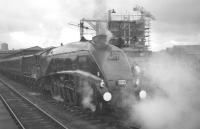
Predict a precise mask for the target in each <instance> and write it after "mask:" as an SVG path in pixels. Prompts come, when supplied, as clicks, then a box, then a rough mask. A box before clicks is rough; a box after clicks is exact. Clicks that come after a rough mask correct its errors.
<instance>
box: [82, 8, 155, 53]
mask: <svg viewBox="0 0 200 129" xmlns="http://www.w3.org/2000/svg"><path fill="white" fill-rule="evenodd" d="M151 20H155V17H154V16H153V15H152V14H151V13H150V12H148V11H146V10H145V9H144V8H143V7H141V6H136V7H134V8H133V10H132V12H130V13H127V12H126V13H125V14H118V13H117V12H116V11H115V10H114V9H112V10H108V13H107V14H106V17H105V18H102V19H95V20H94V19H85V18H83V19H81V21H80V37H81V39H85V38H84V36H85V35H87V34H88V33H86V31H85V30H86V27H85V26H84V25H85V23H86V24H87V25H89V26H90V27H91V28H92V29H93V30H94V32H95V33H93V35H99V34H107V31H108V30H109V31H110V32H111V33H112V35H113V37H112V39H111V40H110V43H111V44H114V45H116V46H118V47H120V48H125V49H126V48H131V49H132V50H135V51H146V50H148V48H149V46H150V44H149V42H150V27H151ZM89 34H91V33H89Z"/></svg>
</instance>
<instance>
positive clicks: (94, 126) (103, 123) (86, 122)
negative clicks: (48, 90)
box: [0, 79, 138, 129]
mask: <svg viewBox="0 0 200 129" xmlns="http://www.w3.org/2000/svg"><path fill="white" fill-rule="evenodd" d="M7 81H9V80H7ZM7 81H6V82H4V83H5V84H7ZM1 85H2V84H1V79H0V94H1V93H2V92H3V93H2V94H4V96H7V94H10V93H9V92H10V88H11V87H10V88H4V87H5V86H6V85H4V86H3V87H2V86H1ZM8 85H10V84H8ZM12 85H15V84H12ZM16 87H18V88H16V89H17V90H19V91H20V92H31V91H32V92H34V93H38V91H37V90H36V91H35V89H31V88H29V90H30V91H24V90H21V89H23V88H25V86H23V85H21V86H17V85H16ZM11 89H12V90H14V93H15V92H16V93H18V91H16V90H15V89H13V88H11ZM25 89H26V88H25ZM7 90H9V91H7ZM14 93H12V94H14ZM18 94H20V93H18ZM40 94H41V93H40ZM8 96H10V95H8ZM9 98H10V97H7V100H9ZM39 98H40V100H41V101H42V102H45V103H43V104H42V105H44V104H46V105H52V108H55V109H56V110H57V113H56V114H59V115H54V117H55V118H57V119H59V121H62V123H65V125H69V128H75V129H82V128H83V127H84V129H138V127H132V126H131V127H130V126H126V125H124V123H123V122H122V121H120V120H118V119H117V118H115V117H113V116H111V115H108V114H105V115H94V113H92V112H91V111H89V110H83V109H82V108H80V107H78V106H72V105H65V104H63V103H60V102H57V101H56V100H54V99H52V98H51V97H50V96H48V95H45V94H41V95H40V96H39ZM11 100H12V98H11V99H10V100H9V101H11ZM14 100H15V99H14ZM34 102H35V101H34ZM16 103H17V102H16ZM36 103H37V105H41V104H40V103H38V102H36ZM33 105H35V106H37V105H36V104H33ZM42 107H43V109H44V108H45V106H42ZM47 108H48V107H47ZM45 109H46V108H45ZM48 109H49V108H48ZM19 110H22V109H19ZM48 112H49V111H48ZM50 112H51V111H50ZM60 112H62V114H60ZM32 114H34V113H32ZM53 114H55V112H54V113H53ZM64 114H68V115H69V117H65V115H64ZM36 118H37V116H36ZM30 121H31V120H30ZM33 122H34V121H33ZM36 123H37V122H36ZM66 123H67V124H66ZM30 124H32V125H34V124H33V123H31V122H30ZM47 125H50V124H47ZM35 128H36V129H39V127H36V126H35V127H34V128H33V129H35ZM47 128H49V127H48V126H47ZM57 128H58V127H56V128H55V129H57ZM30 129H32V128H30ZM42 129H43V128H42ZM44 129H45V128H44ZM58 129H59V128H58Z"/></svg>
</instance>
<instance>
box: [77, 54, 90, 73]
mask: <svg viewBox="0 0 200 129" xmlns="http://www.w3.org/2000/svg"><path fill="white" fill-rule="evenodd" d="M87 61H88V58H87V56H79V58H78V62H79V69H81V70H85V71H88V62H87Z"/></svg>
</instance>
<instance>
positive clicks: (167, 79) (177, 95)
mask: <svg viewBox="0 0 200 129" xmlns="http://www.w3.org/2000/svg"><path fill="white" fill-rule="evenodd" d="M190 62H191V60H190V59H187V58H180V57H173V56H171V55H169V54H166V53H165V54H162V55H160V56H154V57H152V58H151V59H150V60H149V62H148V64H147V71H146V73H147V74H146V76H148V78H150V79H151V81H152V82H153V84H154V85H156V86H157V87H158V88H159V89H161V90H158V91H159V92H160V93H163V94H162V95H160V94H159V95H158V94H157V95H155V96H154V97H152V98H150V99H147V100H144V101H141V102H140V103H138V104H137V105H134V106H133V108H132V114H134V115H133V117H132V119H134V120H136V121H137V122H139V123H140V125H142V127H143V128H144V129H188V128H189V129H198V128H200V122H199V121H200V99H199V98H200V94H199V91H200V86H199V84H200V81H199V77H198V76H199V75H197V73H196V72H195V70H194V66H195V65H194V64H191V63H190ZM133 112H134V113H133Z"/></svg>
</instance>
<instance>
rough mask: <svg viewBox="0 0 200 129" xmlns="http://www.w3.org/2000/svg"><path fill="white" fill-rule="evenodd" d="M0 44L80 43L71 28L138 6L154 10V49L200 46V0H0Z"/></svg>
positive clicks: (77, 32) (19, 45)
mask: <svg viewBox="0 0 200 129" xmlns="http://www.w3.org/2000/svg"><path fill="white" fill-rule="evenodd" d="M0 3H1V4H0V41H1V42H7V43H8V44H9V48H10V49H13V48H14V49H19V48H27V47H32V46H36V45H38V46H41V47H49V46H58V45H60V43H61V42H63V43H67V42H72V41H78V40H79V30H78V28H76V27H73V26H70V25H68V23H69V22H72V23H78V22H79V19H81V18H83V17H86V18H94V17H96V16H97V14H100V13H105V12H107V10H108V9H112V8H115V9H116V10H120V11H122V10H124V11H126V10H128V11H132V8H133V7H134V6H135V5H136V4H138V5H141V6H143V7H144V8H145V9H146V10H148V11H150V12H151V13H152V14H153V15H154V16H155V17H156V21H153V22H152V30H151V46H152V49H153V50H159V49H162V48H165V47H169V46H172V45H176V44H179V45H180V44H184V45H185V44H200V9H199V5H200V1H199V0H0Z"/></svg>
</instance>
